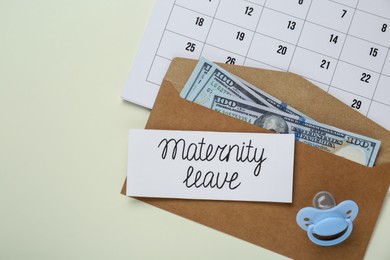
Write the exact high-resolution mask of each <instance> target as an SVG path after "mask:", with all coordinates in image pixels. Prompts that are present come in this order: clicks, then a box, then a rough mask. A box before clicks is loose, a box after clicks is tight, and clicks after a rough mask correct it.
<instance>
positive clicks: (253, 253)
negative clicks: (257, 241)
mask: <svg viewBox="0 0 390 260" xmlns="http://www.w3.org/2000/svg"><path fill="white" fill-rule="evenodd" d="M160 1H162V0H160ZM152 6H153V1H152V0H148V1H145V0H143V1H140V0H115V1H114V0H112V1H109V0H82V1H77V0H62V1H61V0H36V1H27V0H12V1H6V0H0V207H1V208H0V259H238V258H240V259H283V257H282V256H280V255H277V254H275V253H272V252H269V251H267V250H264V249H262V248H260V247H257V246H254V245H251V244H249V243H246V242H244V241H241V240H239V239H236V238H233V237H230V236H228V235H225V234H222V233H220V232H217V231H214V230H212V229H209V228H207V227H204V226H201V225H199V224H196V223H193V222H191V221H188V220H186V219H183V218H181V217H178V216H175V215H173V214H170V213H167V212H164V211H162V210H160V209H157V208H154V207H152V206H149V205H147V204H144V203H142V202H139V201H136V200H134V199H131V198H126V197H125V196H122V195H120V194H119V191H120V189H121V186H122V183H123V180H124V178H125V175H126V156H127V131H128V129H129V128H143V127H144V125H145V122H146V120H147V118H148V115H149V111H148V110H146V109H143V108H141V107H138V106H136V105H133V104H130V103H127V102H124V101H122V100H121V98H120V92H121V89H122V87H123V85H124V82H125V80H126V77H127V73H128V71H129V70H130V68H131V65H132V62H133V60H134V58H135V54H136V52H137V50H138V46H139V44H140V41H141V38H142V35H143V31H144V29H145V26H146V23H147V21H148V17H149V15H150V12H151V10H152ZM346 188H349V187H346ZM336 199H337V198H336ZM309 204H310V202H308V205H309ZM389 220H390V200H389V196H388V198H387V200H386V203H385V207H384V209H383V211H382V214H381V217H380V220H379V222H378V225H377V227H376V230H375V234H374V236H373V238H372V240H371V243H370V247H369V250H368V252H367V255H366V258H367V259H390V248H389V246H388V245H389V242H388V241H390V221H389ZM297 250H299V249H298V248H297Z"/></svg>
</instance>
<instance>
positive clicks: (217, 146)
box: [126, 130, 294, 203]
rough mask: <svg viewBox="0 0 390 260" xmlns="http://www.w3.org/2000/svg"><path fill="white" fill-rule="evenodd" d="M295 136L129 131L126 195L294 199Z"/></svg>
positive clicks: (248, 199) (216, 198) (284, 201)
mask: <svg viewBox="0 0 390 260" xmlns="http://www.w3.org/2000/svg"><path fill="white" fill-rule="evenodd" d="M293 166H294V135H281V134H261V133H221V132H197V131H168V130H130V131H129V154H128V171H127V193H126V195H127V196H135V197H159V198H180V199H207V200H236V201H262V202H283V203H291V202H292V188H293Z"/></svg>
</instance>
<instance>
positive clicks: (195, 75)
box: [180, 58, 215, 99]
mask: <svg viewBox="0 0 390 260" xmlns="http://www.w3.org/2000/svg"><path fill="white" fill-rule="evenodd" d="M213 65H215V64H214V63H212V62H211V61H208V60H206V59H205V58H200V60H199V62H198V64H197V65H196V67H195V69H194V70H193V72H192V74H191V76H190V78H189V79H188V81H187V84H186V85H185V86H184V88H183V90H182V91H181V93H180V96H181V97H182V98H184V99H188V98H189V96H190V95H191V93H193V91H194V90H195V89H196V87H197V86H198V84H199V83H200V82H201V81H202V80H203V78H204V77H205V76H206V75H207V73H208V72H209V71H210V69H211V68H212V67H213Z"/></svg>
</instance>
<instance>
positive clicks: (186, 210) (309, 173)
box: [122, 58, 390, 259]
mask: <svg viewBox="0 0 390 260" xmlns="http://www.w3.org/2000/svg"><path fill="white" fill-rule="evenodd" d="M196 63H197V61H194V60H188V59H182V58H176V59H174V60H173V61H172V63H171V66H170V68H169V70H168V72H167V74H166V75H165V78H164V81H163V83H162V86H161V88H160V91H159V94H158V96H157V99H156V101H155V104H154V107H153V109H152V111H151V114H150V117H149V120H148V122H147V125H146V128H147V129H166V130H196V131H220V132H264V133H268V132H269V131H267V130H265V129H262V128H260V127H257V126H253V125H251V124H248V123H245V122H243V121H239V120H237V119H234V118H231V117H228V116H225V115H223V114H220V113H218V112H215V111H212V110H210V109H207V108H204V107H201V106H199V105H197V104H194V103H191V102H189V101H186V100H184V99H182V98H181V97H180V96H179V94H180V91H181V89H182V88H183V87H184V84H185V83H186V81H187V79H188V78H189V76H190V75H191V72H192V70H193V69H194V67H195V65H196ZM221 66H223V67H224V68H225V69H227V70H228V71H230V72H232V73H234V74H235V75H237V76H238V77H241V78H243V79H245V80H246V81H248V82H250V83H252V84H253V85H255V86H257V87H259V88H261V89H263V90H265V91H266V92H268V93H270V94H271V95H273V96H275V97H277V98H278V99H280V100H282V101H283V102H285V103H286V104H289V105H290V106H292V107H294V108H296V109H298V110H300V111H301V112H303V113H304V114H306V115H308V116H309V117H311V118H313V119H314V120H317V121H319V122H322V123H325V124H329V125H332V126H336V127H338V128H341V129H345V130H349V131H351V132H354V133H358V134H361V135H366V136H369V137H372V138H375V139H377V140H381V141H382V144H381V148H380V151H379V154H378V157H377V160H376V166H374V167H372V168H369V167H366V166H362V165H360V164H357V163H354V162H351V161H349V160H346V159H344V158H341V157H338V156H335V155H333V154H330V153H327V152H324V151H321V150H319V149H316V148H313V147H310V146H308V145H305V144H303V143H300V142H296V143H295V165H294V189H293V203H292V204H282V203H259V202H234V201H205V200H180V199H159V198H138V199H140V200H141V201H144V202H146V203H149V204H152V205H154V206H156V207H159V208H161V209H164V210H167V211H169V212H172V213H175V214H177V215H180V216H183V217H185V218H188V219H191V220H193V221H196V222H198V223H201V224H203V225H206V226H209V227H211V228H214V229H216V230H219V231H222V232H224V233H227V234H230V235H232V236H235V237H237V238H240V239H243V240H246V241H248V242H251V243H253V244H256V245H258V246H261V247H264V248H267V249H269V250H272V251H274V252H277V253H279V254H282V255H285V256H288V257H291V258H294V259H341V258H344V259H362V258H363V257H364V254H365V251H366V248H367V246H368V242H369V240H370V237H371V234H372V231H373V228H374V226H375V222H376V220H377V218H378V215H379V212H380V210H381V207H382V203H383V201H384V198H385V196H386V193H387V190H388V187H389V185H390V132H389V131H387V130H386V129H384V128H382V127H381V126H379V125H378V124H376V123H374V122H372V121H371V120H369V119H367V118H366V117H364V116H363V115H361V114H360V113H358V112H356V111H355V110H353V109H351V108H350V107H348V106H347V105H345V104H344V103H342V102H341V101H339V100H337V99H336V98H334V97H332V96H331V95H329V94H328V93H326V92H324V91H322V90H321V89H320V88H318V87H316V86H314V85H313V84H311V83H310V82H308V81H307V80H305V79H303V78H302V77H300V76H298V75H295V74H292V73H286V72H277V71H270V70H263V69H256V68H248V67H241V66H232V65H225V64H221ZM323 190H326V191H329V192H330V193H332V195H333V196H334V197H335V199H336V202H337V203H340V202H341V201H344V200H354V201H355V202H356V203H357V204H358V206H359V214H358V216H357V218H356V219H355V221H354V223H353V225H354V227H353V231H352V234H351V236H350V237H349V238H348V239H347V240H345V241H344V242H343V243H341V244H339V245H336V246H331V247H321V246H318V245H315V244H313V243H312V242H311V241H310V240H309V238H308V237H307V234H306V232H305V231H304V230H302V229H301V228H300V227H299V226H298V225H297V223H296V220H295V218H296V215H297V213H298V211H299V210H300V209H301V208H303V207H307V206H312V199H313V196H314V195H315V194H316V193H317V192H319V191H323ZM122 193H123V194H126V185H124V187H123V189H122Z"/></svg>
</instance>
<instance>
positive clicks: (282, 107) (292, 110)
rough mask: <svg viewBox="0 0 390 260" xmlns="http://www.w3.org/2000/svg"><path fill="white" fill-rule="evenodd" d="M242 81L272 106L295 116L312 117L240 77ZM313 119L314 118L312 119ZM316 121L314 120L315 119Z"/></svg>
mask: <svg viewBox="0 0 390 260" xmlns="http://www.w3.org/2000/svg"><path fill="white" fill-rule="evenodd" d="M240 80H241V82H242V83H243V84H244V85H246V86H247V87H249V88H250V89H251V90H252V91H254V92H255V93H256V94H257V95H259V96H261V97H262V98H263V99H264V100H265V101H267V102H268V103H269V104H271V106H273V107H275V108H277V109H279V110H281V111H283V112H286V113H288V114H291V115H295V116H300V117H303V118H307V119H311V118H310V117H308V116H307V115H305V114H304V113H302V112H301V111H299V110H297V109H295V108H293V107H291V106H289V105H287V104H286V103H284V102H282V101H280V100H279V99H277V98H275V97H273V96H272V95H270V94H268V93H267V92H265V91H263V90H261V89H259V88H257V87H255V86H254V85H252V84H250V83H249V82H246V81H245V80H243V79H240ZM311 120H313V119H311ZM313 121H314V120H313Z"/></svg>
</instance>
